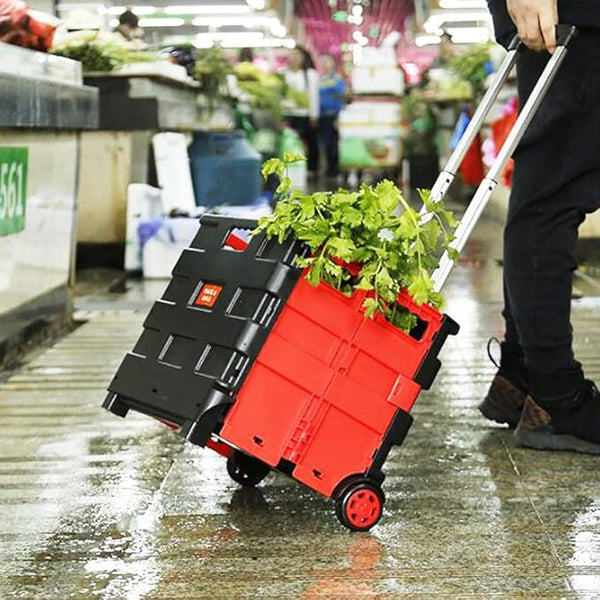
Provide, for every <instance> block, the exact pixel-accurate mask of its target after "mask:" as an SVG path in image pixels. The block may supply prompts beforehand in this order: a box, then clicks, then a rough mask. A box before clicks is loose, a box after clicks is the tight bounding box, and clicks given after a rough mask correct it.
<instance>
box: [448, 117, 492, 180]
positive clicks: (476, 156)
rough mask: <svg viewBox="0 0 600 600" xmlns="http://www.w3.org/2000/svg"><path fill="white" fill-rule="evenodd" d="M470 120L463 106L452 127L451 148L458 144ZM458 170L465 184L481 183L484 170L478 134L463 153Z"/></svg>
mask: <svg viewBox="0 0 600 600" xmlns="http://www.w3.org/2000/svg"><path fill="white" fill-rule="evenodd" d="M470 122H471V114H470V111H469V109H468V108H467V107H466V106H465V107H463V109H462V111H461V113H460V116H459V118H458V122H457V123H456V127H455V129H454V134H453V136H452V141H451V143H450V147H451V149H452V150H454V148H456V145H457V144H458V142H459V140H460V138H461V137H462V135H463V133H464V132H465V131H466V129H467V127H468V126H469V123H470ZM458 170H459V172H460V174H461V175H462V178H463V181H464V182H465V184H466V185H472V186H477V185H479V184H480V183H481V180H482V179H483V177H484V170H483V156H482V154H481V138H480V137H479V134H477V136H476V137H475V139H474V140H473V143H472V144H471V146H470V148H469V150H468V151H467V154H466V155H465V158H464V160H463V162H462V164H461V165H460V167H459V168H458Z"/></svg>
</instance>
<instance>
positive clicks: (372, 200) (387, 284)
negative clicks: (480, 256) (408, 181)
mask: <svg viewBox="0 0 600 600" xmlns="http://www.w3.org/2000/svg"><path fill="white" fill-rule="evenodd" d="M300 160H304V158H303V157H301V156H299V155H293V154H286V155H284V158H283V160H279V159H271V160H268V161H266V162H265V163H264V165H263V169H262V172H263V176H265V177H268V176H270V175H277V176H278V177H279V178H280V181H281V183H280V185H279V187H278V188H277V191H276V196H277V198H278V200H279V201H278V203H277V205H276V207H275V210H274V213H273V214H272V215H271V216H269V217H265V218H263V219H261V220H260V221H259V227H258V231H264V232H265V233H266V235H267V237H269V238H277V239H278V240H279V241H283V240H285V239H286V238H287V237H289V236H294V237H296V238H297V239H299V240H301V241H302V242H304V243H305V244H306V245H307V247H308V248H309V250H310V252H311V255H310V256H309V257H307V258H301V259H298V260H297V262H298V266H300V267H305V268H308V272H307V275H306V278H307V279H308V281H309V282H310V283H311V284H313V285H318V284H319V282H321V281H323V282H325V283H327V284H328V285H331V286H332V287H334V288H336V289H338V290H340V291H341V292H342V293H344V294H347V295H350V294H352V292H353V291H354V290H367V291H369V292H371V293H370V294H369V296H368V297H367V299H366V300H365V303H364V309H365V316H366V317H372V316H373V314H374V313H376V312H379V313H382V314H383V315H384V316H385V317H386V319H387V320H389V321H390V322H391V323H392V324H393V325H395V326H396V327H398V328H400V329H402V330H404V331H410V329H411V328H412V327H414V325H415V324H416V317H415V316H414V315H412V314H410V313H409V312H408V311H406V310H404V309H402V308H401V307H399V306H398V304H397V303H396V298H397V297H398V294H399V293H400V291H401V290H402V289H406V290H407V291H408V293H409V294H410V295H411V296H412V298H413V300H414V301H415V302H416V303H417V304H423V303H425V302H427V303H429V304H431V305H432V306H434V307H436V308H442V306H443V298H442V296H441V294H439V293H437V292H435V291H434V290H433V282H432V280H431V277H430V275H429V274H430V273H431V272H433V271H434V270H435V268H436V267H437V265H438V263H439V259H440V256H441V255H442V253H443V251H444V250H446V249H448V250H449V252H450V254H451V256H452V258H456V252H454V251H453V250H451V249H449V244H450V242H451V241H452V240H453V235H452V233H451V232H450V230H451V229H452V228H453V227H455V226H456V222H455V220H454V217H453V216H452V214H451V213H450V212H449V211H447V210H446V209H445V207H444V204H443V202H433V201H432V200H431V198H430V193H429V191H427V190H420V197H421V199H422V201H423V202H424V203H425V206H426V207H427V210H428V213H429V216H427V217H425V215H421V214H419V213H418V212H417V211H416V210H414V209H413V208H412V207H411V206H410V205H409V204H408V203H407V202H406V200H405V199H404V198H403V196H402V193H401V192H400V190H399V189H398V188H397V187H396V185H394V183H393V182H391V181H388V180H384V181H382V182H380V183H378V184H377V185H376V186H374V187H372V186H368V185H363V186H362V187H361V188H360V189H359V190H358V191H347V190H344V189H338V190H337V191H335V192H316V193H313V194H305V193H303V192H300V191H298V190H293V189H291V181H290V179H289V177H288V176H287V174H286V170H287V167H288V165H291V164H293V163H295V162H297V161H300ZM348 266H350V267H356V268H355V269H353V268H350V269H349V268H348Z"/></svg>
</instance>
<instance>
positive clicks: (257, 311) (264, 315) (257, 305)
mask: <svg viewBox="0 0 600 600" xmlns="http://www.w3.org/2000/svg"><path fill="white" fill-rule="evenodd" d="M278 306H279V299H278V298H277V296H274V295H273V294H271V293H269V292H265V291H264V290H255V289H253V288H238V289H237V291H236V292H235V294H234V296H233V300H232V301H231V303H230V304H229V306H228V307H227V311H226V314H228V315H230V316H232V317H237V318H240V319H247V320H248V321H254V322H255V323H258V324H259V325H263V326H264V327H266V326H267V325H269V323H270V322H271V319H272V318H273V315H274V314H275V311H276V310H277V307H278Z"/></svg>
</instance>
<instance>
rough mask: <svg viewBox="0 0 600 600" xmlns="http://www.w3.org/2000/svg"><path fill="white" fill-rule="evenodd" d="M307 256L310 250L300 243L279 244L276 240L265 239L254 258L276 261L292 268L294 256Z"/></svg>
mask: <svg viewBox="0 0 600 600" xmlns="http://www.w3.org/2000/svg"><path fill="white" fill-rule="evenodd" d="M309 254H310V250H309V249H308V247H307V246H305V245H304V244H302V243H301V242H295V243H283V244H280V243H279V242H278V241H277V240H276V239H270V240H268V239H266V238H265V239H264V240H263V242H262V244H261V245H260V248H259V249H258V252H257V253H256V258H262V259H265V260H276V261H279V262H282V263H285V264H287V265H291V266H294V260H295V258H296V256H301V257H304V256H308V255H309Z"/></svg>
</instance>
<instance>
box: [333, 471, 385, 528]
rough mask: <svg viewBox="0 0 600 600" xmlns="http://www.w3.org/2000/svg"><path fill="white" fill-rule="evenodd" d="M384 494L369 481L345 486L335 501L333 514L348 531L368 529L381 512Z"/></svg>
mask: <svg viewBox="0 0 600 600" xmlns="http://www.w3.org/2000/svg"><path fill="white" fill-rule="evenodd" d="M384 504H385V495H384V493H383V490H382V489H381V488H380V487H379V486H378V485H377V484H376V483H372V482H371V481H367V480H365V481H360V482H357V483H353V484H351V485H349V486H347V487H345V488H344V489H343V490H342V491H341V492H340V494H339V496H338V497H337V499H336V502H335V514H336V516H337V518H338V519H339V521H340V523H341V524H342V525H343V526H344V527H347V528H348V529H350V531H368V530H369V529H371V527H373V526H375V525H376V524H377V522H378V521H379V519H380V518H381V515H382V513H383V505H384Z"/></svg>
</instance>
